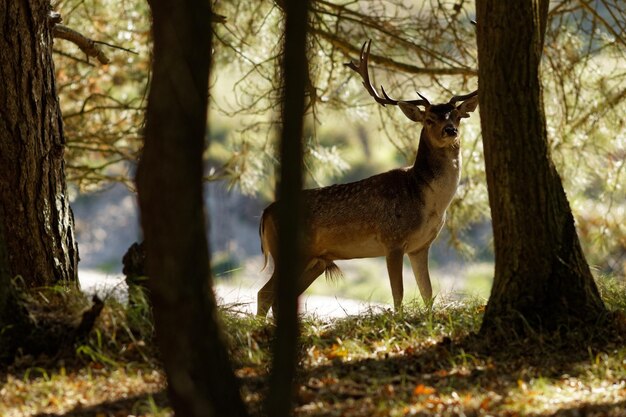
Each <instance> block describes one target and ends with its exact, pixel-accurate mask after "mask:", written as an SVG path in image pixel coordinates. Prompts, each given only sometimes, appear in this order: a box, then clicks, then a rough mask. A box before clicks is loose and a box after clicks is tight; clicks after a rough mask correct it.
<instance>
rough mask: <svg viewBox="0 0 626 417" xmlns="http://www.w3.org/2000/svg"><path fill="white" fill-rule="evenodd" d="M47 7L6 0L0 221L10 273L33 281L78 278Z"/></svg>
mask: <svg viewBox="0 0 626 417" xmlns="http://www.w3.org/2000/svg"><path fill="white" fill-rule="evenodd" d="M49 9H50V2H49V1H45V0H32V1H15V0H0V24H1V25H2V28H3V29H2V32H3V35H2V36H0V51H2V59H1V60H0V80H2V81H1V84H2V85H0V206H2V208H3V212H4V216H3V217H2V218H1V219H0V221H2V222H3V226H4V232H5V237H6V253H7V262H8V268H7V270H8V273H9V275H10V276H11V277H14V276H16V275H21V276H22V278H23V280H24V282H25V283H26V284H27V285H29V286H40V285H52V284H56V283H73V284H76V283H77V281H76V272H77V271H76V268H77V263H78V249H77V245H76V240H75V238H74V219H73V215H72V211H71V210H70V207H69V199H68V196H67V187H66V183H65V165H64V161H63V153H64V146H65V138H64V136H63V125H62V121H61V113H60V110H59V101H58V97H57V94H56V88H55V79H54V65H53V62H52V35H51V33H50V27H49V24H48V12H49Z"/></svg>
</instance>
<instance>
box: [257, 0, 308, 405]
mask: <svg viewBox="0 0 626 417" xmlns="http://www.w3.org/2000/svg"><path fill="white" fill-rule="evenodd" d="M283 7H284V9H283V10H284V12H285V15H286V22H285V44H284V56H283V62H282V66H283V67H282V76H283V83H284V84H283V88H284V89H283V96H282V114H281V117H282V132H281V136H280V183H279V185H278V198H279V199H280V201H281V204H279V206H278V210H279V220H278V221H279V225H278V230H279V231H280V232H279V233H280V234H279V242H278V257H279V258H280V262H279V263H277V264H276V265H277V268H278V269H277V275H276V283H275V285H276V287H277V288H276V294H277V300H276V304H277V307H278V308H277V311H275V314H276V316H277V320H276V324H277V327H276V338H275V340H274V346H273V358H272V374H271V378H270V393H269V397H268V401H267V409H268V414H269V415H270V416H275V417H281V416H284V417H287V416H289V415H291V409H292V405H293V398H294V394H295V393H294V391H293V386H294V385H293V380H294V376H295V368H296V362H297V341H298V334H299V326H298V300H297V285H298V279H297V277H299V276H300V275H301V273H302V271H303V265H302V250H301V244H300V239H301V229H302V227H301V225H302V219H303V216H302V214H303V202H302V198H301V197H302V193H301V191H302V146H303V145H302V128H303V122H304V121H303V116H304V89H305V85H306V82H307V79H308V63H307V45H306V35H307V26H308V10H309V2H308V1H307V0H301V1H297V2H296V1H288V2H285V3H284V5H283Z"/></svg>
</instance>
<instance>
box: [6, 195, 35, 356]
mask: <svg viewBox="0 0 626 417" xmlns="http://www.w3.org/2000/svg"><path fill="white" fill-rule="evenodd" d="M2 214H3V213H2V207H1V206H0V218H2ZM6 247H7V245H6V239H5V234H4V226H3V224H2V223H0V329H2V331H0V364H3V363H7V362H11V361H12V360H13V357H14V354H15V351H16V350H17V349H18V347H19V346H20V342H23V341H24V339H25V337H24V335H25V334H26V335H28V334H29V333H30V331H31V330H32V329H33V327H34V324H33V323H32V321H31V320H30V316H29V315H28V312H27V311H26V309H25V308H24V307H23V306H22V305H21V303H20V301H19V299H18V297H17V294H16V292H15V290H14V288H13V283H12V282H11V275H10V273H9V258H8V254H7V250H6Z"/></svg>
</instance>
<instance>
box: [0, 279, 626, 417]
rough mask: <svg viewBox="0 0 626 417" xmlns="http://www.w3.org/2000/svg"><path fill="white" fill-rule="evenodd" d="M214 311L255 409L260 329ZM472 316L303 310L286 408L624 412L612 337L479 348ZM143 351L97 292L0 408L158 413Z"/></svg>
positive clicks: (261, 389) (137, 333) (623, 353)
mask: <svg viewBox="0 0 626 417" xmlns="http://www.w3.org/2000/svg"><path fill="white" fill-rule="evenodd" d="M601 291H602V294H603V297H604V299H605V301H606V303H607V305H608V306H609V307H610V309H611V310H614V311H619V312H624V311H626V288H625V287H624V286H623V285H621V284H617V283H615V282H611V281H608V280H607V281H601ZM41 297H42V299H46V300H52V299H53V298H54V296H51V295H50V294H41ZM64 297H71V296H68V295H62V296H61V299H64ZM65 302H68V300H65ZM221 311H222V320H223V325H224V327H225V329H226V332H225V333H226V335H227V337H228V340H229V343H230V349H231V356H232V360H233V363H234V365H235V369H236V374H237V376H238V377H239V379H240V382H241V384H242V390H241V392H242V396H243V398H244V399H245V401H246V403H247V404H248V406H249V410H250V412H251V414H252V415H253V416H260V415H262V403H263V396H264V394H265V392H266V390H267V375H268V374H267V373H268V369H269V365H270V363H269V361H270V346H271V340H272V335H273V332H274V324H273V322H272V320H271V319H258V318H256V317H254V316H252V315H250V314H247V313H242V312H241V311H240V306H238V305H237V304H230V305H224V306H223V307H222V309H221ZM483 311H484V299H471V298H468V299H463V300H460V301H459V300H452V299H451V300H449V301H447V300H445V299H443V297H442V298H441V299H440V300H439V301H438V303H437V304H436V305H435V307H434V308H433V310H432V311H428V310H426V309H424V308H423V307H420V305H411V304H409V305H407V306H406V307H405V308H404V310H403V312H401V313H393V312H392V311H390V310H389V309H385V308H383V307H375V308H371V309H364V310H361V311H360V312H359V314H358V315H348V316H346V317H343V318H330V317H323V318H322V317H316V316H314V315H311V314H308V315H305V316H303V318H302V336H301V344H300V364H299V366H298V376H297V381H296V393H297V395H296V399H295V401H296V403H295V411H294V414H295V415H296V416H303V417H304V416H429V415H449V416H463V415H465V416H522V415H523V416H552V415H559V416H592V415H593V416H622V415H624V416H626V341H624V340H623V339H622V338H620V337H619V336H617V335H607V334H605V333H603V329H598V338H597V340H594V339H593V338H590V339H581V338H580V337H579V336H577V335H576V334H571V332H570V333H568V332H567V331H563V332H561V333H560V334H558V335H550V336H546V335H536V337H533V338H531V339H515V340H510V341H509V343H508V344H507V345H506V346H501V345H500V346H485V344H484V343H482V342H481V341H480V340H479V339H478V338H477V337H476V332H477V331H478V329H479V326H480V322H481V320H482V314H483ZM156 356H157V354H156V351H155V349H154V347H153V339H152V327H151V325H150V322H149V317H148V315H146V310H145V305H143V306H142V305H141V303H139V304H137V305H135V307H129V306H128V305H126V304H123V303H119V302H117V301H115V299H114V298H111V299H110V300H108V301H107V303H106V306H105V308H104V310H103V312H102V314H101V316H100V318H99V321H98V323H97V327H96V329H94V331H93V332H92V335H91V336H90V338H89V339H88V340H86V341H85V342H84V343H82V344H80V345H77V346H75V347H74V348H73V349H72V350H69V351H65V352H60V353H58V354H57V355H55V356H54V357H45V356H41V357H32V356H28V355H22V356H19V357H18V359H17V360H16V361H15V363H14V364H12V365H11V366H10V367H8V368H5V369H3V370H2V371H1V374H0V377H1V381H2V386H1V388H0V416H3V417H13V416H16V417H17V416H19V417H22V416H24V417H26V416H37V417H43V416H68V417H70V416H71V417H78V416H96V417H105V416H106V417H109V416H116V417H117V416H131V415H132V416H171V415H172V412H171V409H170V408H169V407H168V402H167V396H166V393H165V386H166V383H165V376H164V374H163V372H162V370H161V368H160V366H159V362H158V360H157V359H156Z"/></svg>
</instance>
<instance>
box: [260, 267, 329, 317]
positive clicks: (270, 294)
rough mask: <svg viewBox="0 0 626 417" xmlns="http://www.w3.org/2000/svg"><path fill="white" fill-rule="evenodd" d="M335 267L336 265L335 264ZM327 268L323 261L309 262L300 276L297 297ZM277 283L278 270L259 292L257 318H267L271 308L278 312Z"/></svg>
mask: <svg viewBox="0 0 626 417" xmlns="http://www.w3.org/2000/svg"><path fill="white" fill-rule="evenodd" d="M333 265H334V264H333ZM326 268H327V262H326V261H324V260H322V259H313V260H311V261H309V263H308V265H307V267H306V269H305V270H304V272H303V273H302V275H301V276H300V279H299V281H298V285H297V287H296V296H299V295H300V294H302V293H303V292H304V291H305V290H306V289H307V288H309V287H310V286H311V284H313V281H315V280H316V279H317V277H319V276H320V275H321V274H322V273H323V272H324V271H325V270H326ZM275 282H276V270H274V273H273V274H272V277H271V278H270V280H269V281H267V284H265V285H264V286H263V288H261V289H260V290H259V292H258V296H257V300H258V303H257V313H256V314H257V316H263V317H264V316H266V315H267V312H268V311H269V309H270V307H272V309H273V310H274V312H276V305H275V302H276V294H275V288H274V285H275Z"/></svg>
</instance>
